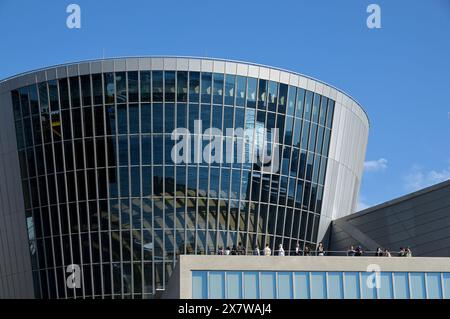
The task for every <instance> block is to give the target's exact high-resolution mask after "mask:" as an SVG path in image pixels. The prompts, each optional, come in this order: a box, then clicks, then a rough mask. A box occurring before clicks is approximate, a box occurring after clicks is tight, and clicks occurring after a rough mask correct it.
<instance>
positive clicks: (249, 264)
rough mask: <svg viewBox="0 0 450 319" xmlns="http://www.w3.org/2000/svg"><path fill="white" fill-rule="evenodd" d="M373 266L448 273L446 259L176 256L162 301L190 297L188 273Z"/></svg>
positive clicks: (346, 269)
mask: <svg viewBox="0 0 450 319" xmlns="http://www.w3.org/2000/svg"><path fill="white" fill-rule="evenodd" d="M373 264H376V265H378V266H379V267H380V269H381V271H386V272H396V271H398V272H449V271H450V262H449V259H448V258H415V257H411V258H406V257H398V258H387V257H336V256H327V257H319V256H308V257H293V256H289V257H278V256H270V257H266V256H199V255H184V256H180V261H179V263H178V265H177V267H179V274H178V276H176V277H173V278H171V280H170V282H169V287H170V289H172V290H175V291H171V292H170V293H169V289H168V291H167V294H166V295H164V296H163V298H182V299H186V298H188V299H189V298H192V271H194V270H208V271H215V270H221V271H256V270H257V271H367V269H368V266H369V265H373Z"/></svg>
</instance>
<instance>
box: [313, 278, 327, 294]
mask: <svg viewBox="0 0 450 319" xmlns="http://www.w3.org/2000/svg"><path fill="white" fill-rule="evenodd" d="M326 298H327V286H326V281H325V273H323V272H312V273H311V299H326Z"/></svg>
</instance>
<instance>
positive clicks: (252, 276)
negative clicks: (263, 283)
mask: <svg viewBox="0 0 450 319" xmlns="http://www.w3.org/2000/svg"><path fill="white" fill-rule="evenodd" d="M258 286H259V285H258V273H257V272H245V273H244V298H245V299H258V298H259V289H258V288H259V287H258Z"/></svg>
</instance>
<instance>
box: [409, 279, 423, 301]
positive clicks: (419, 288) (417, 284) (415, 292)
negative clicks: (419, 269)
mask: <svg viewBox="0 0 450 319" xmlns="http://www.w3.org/2000/svg"><path fill="white" fill-rule="evenodd" d="M409 280H410V285H411V298H413V299H425V298H426V294H425V292H426V290H425V274H424V273H410V274H409Z"/></svg>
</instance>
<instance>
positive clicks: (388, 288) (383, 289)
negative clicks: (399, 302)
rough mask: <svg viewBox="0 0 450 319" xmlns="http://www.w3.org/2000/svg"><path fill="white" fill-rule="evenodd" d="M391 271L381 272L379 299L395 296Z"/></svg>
mask: <svg viewBox="0 0 450 319" xmlns="http://www.w3.org/2000/svg"><path fill="white" fill-rule="evenodd" d="M391 275H392V274H391V273H389V272H388V273H386V272H382V273H381V274H380V288H379V289H378V298H379V299H392V298H394V291H393V288H392V277H391Z"/></svg>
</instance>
